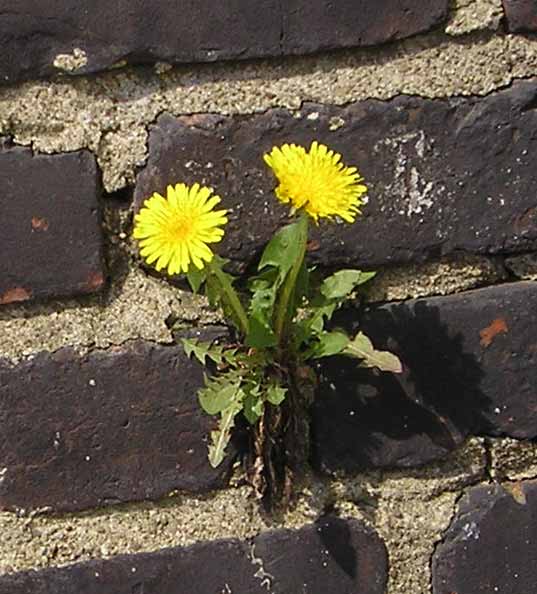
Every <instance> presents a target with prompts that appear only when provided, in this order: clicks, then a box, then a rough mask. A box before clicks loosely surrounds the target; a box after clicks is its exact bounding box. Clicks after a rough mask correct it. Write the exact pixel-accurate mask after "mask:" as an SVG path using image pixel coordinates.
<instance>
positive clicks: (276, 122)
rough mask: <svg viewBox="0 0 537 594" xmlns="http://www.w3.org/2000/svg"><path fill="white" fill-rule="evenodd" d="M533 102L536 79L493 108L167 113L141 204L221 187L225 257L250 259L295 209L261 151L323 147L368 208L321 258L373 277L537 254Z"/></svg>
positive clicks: (415, 102)
mask: <svg viewBox="0 0 537 594" xmlns="http://www.w3.org/2000/svg"><path fill="white" fill-rule="evenodd" d="M536 98H537V81H531V82H526V81H525V82H520V83H517V84H515V85H513V87H512V88H511V89H509V90H506V91H503V92H500V93H497V94H494V95H491V96H488V97H485V98H470V99H449V100H425V99H421V98H417V97H398V98H396V99H394V100H393V101H386V102H381V101H371V100H370V101H364V102H359V103H355V104H352V105H350V106H348V107H345V108H338V107H333V106H328V107H327V106H320V105H308V106H306V107H305V108H304V109H303V110H302V112H301V117H295V115H293V114H292V113H289V112H288V111H284V110H272V111H269V112H267V113H265V114H262V115H255V116H248V117H244V116H236V117H219V116H214V115H196V116H187V117H182V118H177V119H176V118H172V117H170V116H167V115H164V116H162V117H161V118H160V119H159V121H158V123H157V125H156V126H155V127H154V128H153V130H152V132H151V137H150V156H149V161H148V165H147V167H146V168H145V170H144V171H143V172H142V173H141V174H140V175H139V177H138V183H137V188H136V202H137V204H138V205H139V204H140V203H141V202H142V201H143V199H144V198H146V197H148V196H149V195H150V194H151V193H152V192H153V191H160V192H163V191H165V188H166V185H167V184H168V183H173V182H177V181H186V182H190V183H192V182H194V181H195V180H199V181H201V182H204V183H207V184H209V185H212V186H214V187H215V188H216V189H217V191H218V192H219V193H220V195H221V196H222V197H223V200H224V203H225V205H226V206H230V207H231V208H232V209H233V210H232V213H231V220H230V223H229V225H228V226H227V228H226V230H227V235H226V238H225V239H224V242H223V245H222V250H223V251H224V252H225V253H226V255H227V256H229V257H231V258H232V259H236V260H250V259H251V258H252V256H253V255H254V254H255V253H256V252H257V251H258V250H259V249H260V248H261V247H262V245H263V244H264V242H266V241H267V240H268V238H269V237H270V235H271V233H272V232H273V231H274V230H275V229H276V228H277V227H278V226H279V225H280V224H281V222H282V220H284V218H285V217H286V213H287V211H288V209H287V208H286V207H283V206H280V205H279V204H278V203H277V201H276V199H275V198H274V196H273V193H272V189H273V187H274V179H273V177H272V175H271V173H270V172H269V170H268V168H267V167H266V166H265V164H264V163H263V160H262V155H263V153H264V152H266V151H268V150H270V149H271V147H272V146H273V145H280V144H283V143H285V142H295V143H298V144H303V145H307V146H309V144H310V143H311V141H312V140H314V139H318V140H320V141H322V142H325V143H326V144H328V145H329V146H330V147H332V148H334V149H335V150H337V151H338V152H341V153H342V154H343V157H344V160H345V161H346V162H347V163H349V164H355V165H357V166H359V168H360V170H361V172H362V173H363V175H364V176H365V178H366V181H367V183H368V184H369V186H370V193H369V198H370V202H369V204H368V205H367V206H366V207H365V209H364V217H363V218H361V219H360V220H359V221H358V222H356V223H355V224H354V225H333V224H332V225H326V226H325V227H324V228H323V230H322V233H321V236H320V245H319V249H318V250H317V251H315V252H313V253H312V254H311V256H312V257H313V258H317V259H319V260H322V261H324V262H325V263H329V264H330V265H333V266H336V265H338V264H351V265H358V266H364V267H366V266H371V267H376V266H384V265H385V264H387V263H407V262H417V261H423V260H425V259H428V258H436V257H439V256H442V255H447V254H454V253H459V252H460V251H465V252H468V253H474V254H496V253H500V252H516V251H520V250H524V249H525V250H529V249H531V248H534V247H535V246H536V245H537V198H536V197H537V179H536V177H535V175H533V171H534V164H533V157H532V155H534V154H535V153H536V151H537V137H536V136H535V134H534V132H533V131H534V129H535V126H537V111H536V110H535V109H532V106H534V104H535V101H536Z"/></svg>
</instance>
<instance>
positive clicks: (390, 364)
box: [343, 332, 403, 373]
mask: <svg viewBox="0 0 537 594" xmlns="http://www.w3.org/2000/svg"><path fill="white" fill-rule="evenodd" d="M343 354H344V355H349V356H350V357H356V358H357V359H361V361H362V362H361V366H362V367H376V368H378V369H380V370H381V371H391V372H392V373H401V372H402V371H403V366H402V364H401V361H400V360H399V358H398V357H397V356H396V355H394V354H393V353H390V352H388V351H378V350H377V349H375V347H374V346H373V343H372V342H371V340H370V339H369V338H368V337H367V336H366V335H365V334H364V333H363V332H358V334H357V335H356V336H355V337H354V338H353V339H352V340H351V341H350V342H349V344H348V345H347V346H346V348H345V349H344V350H343Z"/></svg>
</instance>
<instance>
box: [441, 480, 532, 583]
mask: <svg viewBox="0 0 537 594" xmlns="http://www.w3.org/2000/svg"><path fill="white" fill-rule="evenodd" d="M536 531H537V483H535V481H526V482H521V483H511V484H509V485H508V486H506V487H501V486H500V485H490V486H479V487H474V488H472V489H470V490H469V491H468V492H467V493H466V494H465V495H464V497H463V498H462V499H461V501H460V503H459V509H458V511H457V513H456V515H455V517H454V519H453V522H452V524H451V526H450V528H449V530H448V531H447V533H446V535H445V536H444V538H443V540H442V542H441V543H440V544H439V545H438V546H437V548H436V551H435V554H434V557H433V565H432V571H433V594H453V593H454V592H457V594H485V592H487V593H488V592H508V593H513V594H515V593H517V592H533V591H534V590H535V580H536V574H535V556H536V555H537V543H536V542H535V533H536Z"/></svg>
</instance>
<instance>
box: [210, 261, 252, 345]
mask: <svg viewBox="0 0 537 594" xmlns="http://www.w3.org/2000/svg"><path fill="white" fill-rule="evenodd" d="M215 260H216V259H215V258H213V260H212V261H211V262H210V264H209V266H208V269H209V273H210V274H212V275H213V276H214V278H215V279H216V281H217V282H218V284H219V286H220V289H221V298H222V300H225V302H226V303H227V305H228V306H229V308H230V309H231V311H232V312H233V315H234V316H235V321H236V324H237V327H238V329H239V331H240V332H241V333H242V334H243V335H244V336H247V334H248V316H247V315H246V312H245V311H244V307H243V306H242V303H241V301H240V299H239V296H238V295H237V291H235V289H234V288H233V285H232V284H231V283H230V281H229V278H228V276H227V275H226V274H225V273H224V271H223V270H222V268H221V267H220V265H219V264H218V263H217V262H216V261H215Z"/></svg>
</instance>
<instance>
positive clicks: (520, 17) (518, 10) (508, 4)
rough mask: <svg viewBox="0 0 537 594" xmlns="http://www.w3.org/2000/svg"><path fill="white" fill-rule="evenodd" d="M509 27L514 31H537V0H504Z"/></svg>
mask: <svg viewBox="0 0 537 594" xmlns="http://www.w3.org/2000/svg"><path fill="white" fill-rule="evenodd" d="M503 7H504V10H505V16H506V19H507V28H508V29H509V31H511V32H512V33H523V32H530V31H537V2H535V0H503Z"/></svg>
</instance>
